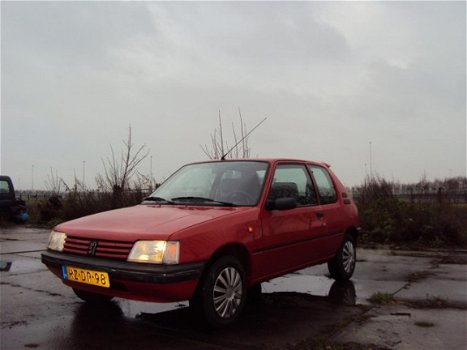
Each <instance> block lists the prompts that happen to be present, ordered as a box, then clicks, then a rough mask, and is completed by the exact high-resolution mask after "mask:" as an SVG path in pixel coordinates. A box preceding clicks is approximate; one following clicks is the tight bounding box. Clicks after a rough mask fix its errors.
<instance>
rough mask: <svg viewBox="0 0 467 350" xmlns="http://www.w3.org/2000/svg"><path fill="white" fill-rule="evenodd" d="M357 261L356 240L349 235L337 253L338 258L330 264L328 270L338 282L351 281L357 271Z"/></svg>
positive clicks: (345, 237)
mask: <svg viewBox="0 0 467 350" xmlns="http://www.w3.org/2000/svg"><path fill="white" fill-rule="evenodd" d="M356 261H357V250H356V249H355V240H354V238H353V237H352V236H351V235H349V234H347V235H345V236H344V241H343V242H342V245H341V246H340V248H339V250H338V251H337V253H336V256H335V257H334V258H333V259H332V260H331V261H329V262H328V270H329V273H330V274H331V277H332V278H334V279H335V280H336V281H347V280H349V279H350V278H351V277H352V275H353V272H354V270H355V264H356Z"/></svg>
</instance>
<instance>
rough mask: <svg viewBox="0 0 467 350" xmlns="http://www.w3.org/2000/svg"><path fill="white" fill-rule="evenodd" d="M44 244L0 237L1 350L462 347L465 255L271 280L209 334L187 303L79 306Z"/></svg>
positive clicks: (42, 238)
mask: <svg viewBox="0 0 467 350" xmlns="http://www.w3.org/2000/svg"><path fill="white" fill-rule="evenodd" d="M47 237H48V231H47V230H40V229H32V228H24V227H20V228H9V229H0V244H1V248H0V252H1V257H0V264H1V265H0V267H1V268H2V269H3V271H1V272H0V279H1V282H0V288H1V289H0V302H1V305H0V306H1V318H0V321H1V333H0V348H1V349H28V348H29V349H31V348H37V349H100V350H102V349H130V348H134V349H136V348H137V349H161V350H162V349H190V350H196V349H327V350H333V349H373V350H376V349H411V350H416V349H465V348H466V347H467V269H466V263H467V252H465V251H440V252H435V251H430V252H410V251H391V250H370V249H359V250H358V264H357V269H356V271H355V275H354V277H353V279H352V281H351V282H349V283H344V284H338V283H335V282H334V281H333V280H331V279H329V278H328V277H327V276H326V274H327V269H326V266H324V265H323V266H317V267H313V268H308V269H304V270H301V271H298V272H296V273H293V274H289V275H287V276H284V277H281V278H277V279H274V280H271V281H270V282H267V283H264V284H263V288H262V289H263V293H262V296H261V298H260V299H258V300H256V301H255V302H253V303H251V304H250V305H248V307H247V308H246V310H245V313H244V315H243V317H242V319H241V321H240V322H239V323H238V324H237V325H235V326H234V327H232V328H230V329H225V330H212V329H209V328H208V327H206V326H205V325H203V324H202V323H200V322H199V320H198V319H197V318H196V317H195V316H194V315H193V314H192V313H191V310H190V309H189V308H188V307H187V303H186V302H182V303H174V304H155V303H144V302H134V301H127V300H123V299H116V300H115V302H113V303H111V304H110V305H107V306H105V307H96V306H90V305H87V304H85V303H83V302H81V301H80V300H79V299H77V298H76V297H75V296H74V294H73V292H72V291H71V290H70V289H69V288H67V287H65V286H64V285H63V284H62V283H61V282H60V280H58V279H57V278H56V277H55V276H53V275H52V274H51V273H50V272H49V271H48V270H46V268H45V266H44V265H42V264H41V262H40V253H41V251H42V250H43V249H44V247H45V245H46V243H47ZM370 300H371V301H370Z"/></svg>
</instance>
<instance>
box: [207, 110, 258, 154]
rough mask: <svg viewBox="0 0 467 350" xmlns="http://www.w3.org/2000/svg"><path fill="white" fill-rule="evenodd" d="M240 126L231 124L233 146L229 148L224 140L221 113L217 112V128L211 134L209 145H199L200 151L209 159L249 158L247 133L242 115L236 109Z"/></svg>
mask: <svg viewBox="0 0 467 350" xmlns="http://www.w3.org/2000/svg"><path fill="white" fill-rule="evenodd" d="M238 115H239V120H240V126H239V127H236V126H235V123H233V122H232V136H233V145H234V146H232V147H233V148H232V147H229V143H228V141H227V140H226V139H225V138H224V132H223V125H222V119H221V112H220V111H219V126H218V127H217V128H215V129H214V131H213V133H212V134H211V145H210V146H208V145H206V144H205V145H204V146H203V145H201V149H202V150H203V152H204V154H205V155H206V156H207V157H208V158H209V159H221V158H222V157H223V156H225V155H226V153H227V152H229V151H230V153H229V154H227V157H228V158H250V147H249V145H248V136H247V135H248V131H247V127H246V124H245V123H244V122H243V117H242V113H241V111H240V108H239V109H238Z"/></svg>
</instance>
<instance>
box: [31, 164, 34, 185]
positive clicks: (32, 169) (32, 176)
mask: <svg viewBox="0 0 467 350" xmlns="http://www.w3.org/2000/svg"><path fill="white" fill-rule="evenodd" d="M31 190H32V191H34V164H33V165H32V167H31Z"/></svg>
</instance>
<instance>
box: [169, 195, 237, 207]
mask: <svg viewBox="0 0 467 350" xmlns="http://www.w3.org/2000/svg"><path fill="white" fill-rule="evenodd" d="M171 200H172V201H185V200H186V201H190V202H191V201H193V202H209V203H218V204H221V205H224V206H226V207H227V206H228V207H234V206H235V204H234V203H231V202H222V201H216V200H215V199H212V198H205V197H194V196H186V197H175V198H171Z"/></svg>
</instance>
